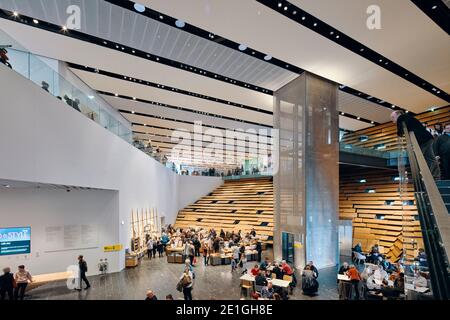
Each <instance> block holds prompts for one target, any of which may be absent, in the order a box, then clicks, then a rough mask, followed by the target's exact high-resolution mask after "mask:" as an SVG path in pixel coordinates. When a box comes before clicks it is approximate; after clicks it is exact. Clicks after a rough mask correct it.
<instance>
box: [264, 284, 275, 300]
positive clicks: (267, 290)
mask: <svg viewBox="0 0 450 320" xmlns="http://www.w3.org/2000/svg"><path fill="white" fill-rule="evenodd" d="M274 293H275V290H274V289H273V285H272V282H268V283H267V286H265V287H263V288H262V289H261V297H263V298H264V299H272V298H273V295H274Z"/></svg>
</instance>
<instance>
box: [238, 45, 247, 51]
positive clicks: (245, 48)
mask: <svg viewBox="0 0 450 320" xmlns="http://www.w3.org/2000/svg"><path fill="white" fill-rule="evenodd" d="M239 50H241V51H245V50H247V46H246V45H245V44H240V45H239Z"/></svg>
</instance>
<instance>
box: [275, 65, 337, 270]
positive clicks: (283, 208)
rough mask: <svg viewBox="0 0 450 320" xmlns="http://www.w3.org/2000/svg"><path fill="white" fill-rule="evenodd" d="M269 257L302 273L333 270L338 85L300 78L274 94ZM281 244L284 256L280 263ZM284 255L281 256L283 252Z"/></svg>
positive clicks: (335, 221) (306, 77)
mask: <svg viewBox="0 0 450 320" xmlns="http://www.w3.org/2000/svg"><path fill="white" fill-rule="evenodd" d="M274 129H275V130H274V132H275V134H274V144H275V148H276V149H277V150H276V152H275V153H274V156H275V157H276V159H277V166H276V170H275V172H274V200H275V205H274V210H275V216H274V254H275V258H276V259H278V260H280V259H282V258H288V259H290V258H292V257H293V260H294V265H295V266H296V267H298V268H303V267H304V265H305V263H306V262H307V261H309V260H313V261H314V264H315V265H316V266H317V267H319V268H323V267H328V266H334V265H336V264H337V263H338V261H339V253H338V233H337V232H338V208H339V202H338V201H339V165H338V160H339V144H338V139H339V126H338V111H337V84H336V83H333V82H331V81H329V80H325V79H323V78H320V77H318V76H315V75H312V74H310V73H307V72H304V73H303V74H302V75H300V76H299V77H298V78H296V79H295V80H293V81H291V82H290V83H288V84H287V85H285V86H284V87H282V88H280V89H279V90H277V91H276V92H275V94H274ZM283 234H284V239H285V240H286V239H291V240H293V241H294V242H293V243H291V241H289V245H286V244H285V248H286V249H288V250H287V252H289V253H290V254H289V256H286V255H285V256H284V257H283V250H282V246H283V242H286V241H283ZM285 252H286V250H285Z"/></svg>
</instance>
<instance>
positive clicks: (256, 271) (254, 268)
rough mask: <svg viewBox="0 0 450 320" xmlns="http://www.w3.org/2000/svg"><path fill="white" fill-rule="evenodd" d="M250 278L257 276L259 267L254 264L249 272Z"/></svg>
mask: <svg viewBox="0 0 450 320" xmlns="http://www.w3.org/2000/svg"><path fill="white" fill-rule="evenodd" d="M250 273H251V274H252V276H254V277H256V276H257V275H258V274H259V265H257V264H255V266H254V267H253V268H252V270H250Z"/></svg>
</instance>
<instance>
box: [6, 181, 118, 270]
mask: <svg viewBox="0 0 450 320" xmlns="http://www.w3.org/2000/svg"><path fill="white" fill-rule="evenodd" d="M118 202H119V198H118V192H117V191H105V190H71V191H70V192H66V190H64V189H56V190H54V189H53V190H51V189H42V188H41V189H36V188H33V189H28V188H27V189H6V188H3V189H1V190H0V212H1V213H2V217H3V218H6V219H2V221H1V223H0V226H1V227H2V228H3V227H31V254H29V255H11V256H1V257H0V266H2V267H6V266H9V267H11V268H12V270H15V269H16V268H17V266H18V265H20V264H24V265H25V266H26V267H27V269H28V270H29V271H30V272H31V273H32V274H42V273H48V272H58V271H62V269H61V267H63V266H66V267H68V266H70V265H76V264H77V256H78V255H80V254H82V255H83V256H84V257H85V259H86V261H87V262H88V269H89V270H88V271H89V272H88V274H96V273H97V263H98V261H99V258H107V259H108V261H109V263H110V266H111V267H112V269H111V271H112V272H115V271H119V269H118V267H119V261H118V260H119V259H118V258H119V256H118V255H117V254H114V253H111V252H108V253H105V252H103V246H105V245H112V244H116V243H118V242H119V239H118V238H119V234H118V232H117V231H116V229H117V228H116V224H117V220H118V219H119V206H118V204H119V203H118ZM65 225H66V226H69V225H78V226H80V225H90V226H94V227H95V229H96V230H97V232H96V233H97V241H96V242H97V246H96V247H93V246H92V245H88V246H85V247H88V248H83V249H74V250H64V251H59V248H55V247H54V246H52V245H51V242H49V241H47V239H46V228H47V227H55V226H65ZM59 246H61V248H63V247H64V243H61V244H60V245H59ZM56 250H58V251H56Z"/></svg>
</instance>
